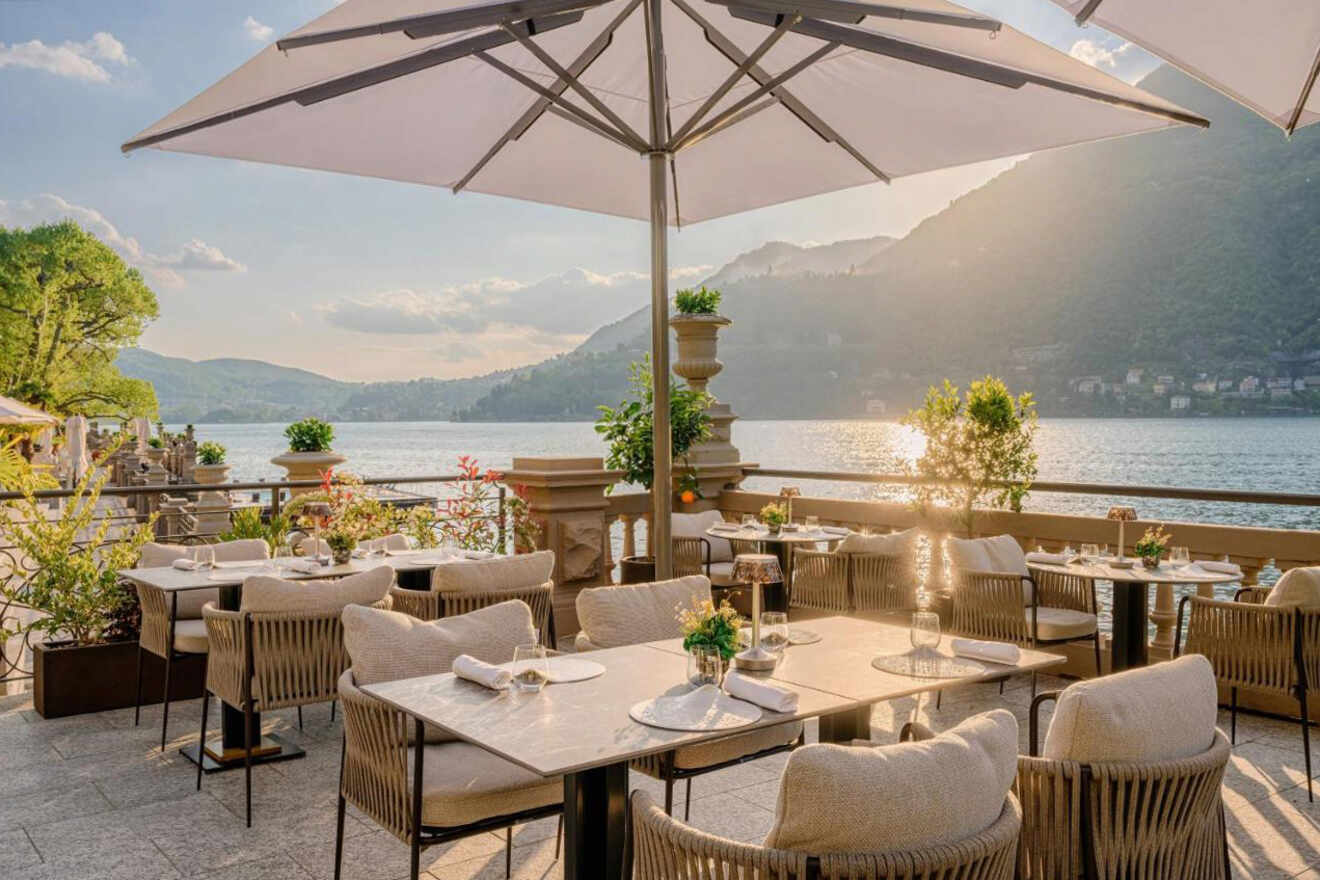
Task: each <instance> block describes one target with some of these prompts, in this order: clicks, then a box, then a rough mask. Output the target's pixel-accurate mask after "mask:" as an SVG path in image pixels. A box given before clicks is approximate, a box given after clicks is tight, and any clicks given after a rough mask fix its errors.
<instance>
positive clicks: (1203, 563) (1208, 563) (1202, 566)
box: [1181, 559, 1242, 575]
mask: <svg viewBox="0 0 1320 880" xmlns="http://www.w3.org/2000/svg"><path fill="white" fill-rule="evenodd" d="M1181 570H1182V571H1191V572H1195V571H1197V570H1200V571H1204V572H1209V573H1211V574H1237V575H1240V574H1242V569H1241V568H1239V567H1238V566H1237V565H1234V564H1233V563H1231V562H1219V561H1217V560H1214V559H1202V560H1200V561H1199V562H1193V563H1192V564H1191V565H1185V566H1183V567H1182V569H1181Z"/></svg>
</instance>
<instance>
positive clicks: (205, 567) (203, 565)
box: [193, 544, 215, 571]
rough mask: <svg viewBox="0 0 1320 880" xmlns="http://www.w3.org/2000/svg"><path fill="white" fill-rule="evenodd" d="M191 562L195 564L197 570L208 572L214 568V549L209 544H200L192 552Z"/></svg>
mask: <svg viewBox="0 0 1320 880" xmlns="http://www.w3.org/2000/svg"><path fill="white" fill-rule="evenodd" d="M193 560H194V561H195V562H196V563H197V568H198V569H200V570H202V571H210V570H211V569H213V568H215V548H214V547H212V546H211V545H210V544H202V545H201V546H200V547H198V548H197V549H196V550H194V551H193Z"/></svg>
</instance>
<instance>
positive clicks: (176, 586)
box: [118, 550, 471, 593]
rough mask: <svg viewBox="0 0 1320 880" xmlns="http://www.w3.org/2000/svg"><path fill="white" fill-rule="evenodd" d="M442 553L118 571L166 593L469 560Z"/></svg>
mask: <svg viewBox="0 0 1320 880" xmlns="http://www.w3.org/2000/svg"><path fill="white" fill-rule="evenodd" d="M443 553H444V551H442V550H418V551H415V552H406V553H399V554H397V555H389V556H373V557H370V558H366V557H364V558H361V559H358V558H354V559H350V560H349V561H348V562H347V563H346V564H344V565H323V566H321V567H320V568H319V569H317V570H316V571H314V572H306V571H300V570H298V569H296V568H290V567H289V566H287V565H280V564H278V562H277V561H276V560H274V559H266V560H254V561H253V563H252V564H251V565H242V566H237V565H234V564H232V563H230V564H227V565H223V566H220V567H217V568H215V569H212V570H209V571H183V570H182V569H178V568H175V567H173V566H171V565H165V566H159V567H155V568H126V569H123V570H122V571H120V572H118V574H119V576H120V577H122V578H125V579H126V580H130V581H133V582H134V583H140V584H146V585H147V586H149V587H155V588H157V589H159V590H164V591H165V592H167V593H169V592H176V591H184V590H205V589H210V588H212V587H234V586H240V585H241V584H242V583H243V581H244V580H245V579H246V578H249V577H252V576H253V575H269V576H274V577H282V578H285V579H286V580H298V581H304V580H324V579H327V578H341V577H347V576H348V575H350V574H358V573H360V572H364V571H370V570H371V569H373V568H377V567H379V566H382V565H388V566H389V567H390V568H392V569H394V570H395V571H422V570H424V569H431V568H435V567H436V566H438V565H461V564H464V563H467V562H470V561H471V560H468V559H462V558H452V557H451V558H445V557H443Z"/></svg>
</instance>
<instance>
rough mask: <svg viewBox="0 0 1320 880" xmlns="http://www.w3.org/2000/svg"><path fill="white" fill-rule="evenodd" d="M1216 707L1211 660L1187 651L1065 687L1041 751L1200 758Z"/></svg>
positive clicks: (1115, 757) (1100, 758)
mask: <svg viewBox="0 0 1320 880" xmlns="http://www.w3.org/2000/svg"><path fill="white" fill-rule="evenodd" d="M1218 710H1219V698H1218V691H1217V690H1216V687H1215V674H1214V670H1213V669H1212V668H1211V666H1210V661H1208V660H1207V659H1206V658H1205V657H1202V656H1201V655H1199V654H1190V655H1187V656H1184V657H1179V658H1178V659H1177V660H1171V661H1169V662H1167V663H1156V664H1154V665H1152V666H1146V667H1142V668H1139V669H1129V670H1127V671H1126V672H1119V673H1116V674H1114V675H1107V676H1104V677H1102V678H1094V679H1090V680H1087V681H1079V682H1076V683H1075V684H1072V685H1069V686H1068V687H1067V688H1066V689H1065V690H1064V691H1063V693H1062V694H1061V695H1060V697H1059V704H1058V706H1057V707H1056V708H1055V710H1054V717H1053V718H1052V719H1051V721H1050V727H1049V731H1048V732H1047V733H1046V735H1045V745H1044V748H1043V750H1042V752H1041V754H1042V755H1043V756H1044V757H1045V758H1048V759H1053V760H1068V761H1077V762H1079V763H1084V764H1085V763H1095V762H1108V763H1114V762H1133V761H1146V762H1155V761H1170V760H1176V759H1179V758H1187V757H1191V756H1193V755H1199V754H1202V753H1203V752H1205V751H1206V749H1208V748H1210V746H1211V744H1212V743H1213V742H1214V738H1215V723H1216V719H1217V716H1218Z"/></svg>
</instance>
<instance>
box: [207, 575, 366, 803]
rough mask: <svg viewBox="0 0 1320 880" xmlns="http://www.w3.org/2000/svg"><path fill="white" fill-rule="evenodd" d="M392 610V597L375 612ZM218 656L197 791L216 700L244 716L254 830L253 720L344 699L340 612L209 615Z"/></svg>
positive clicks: (210, 669)
mask: <svg viewBox="0 0 1320 880" xmlns="http://www.w3.org/2000/svg"><path fill="white" fill-rule="evenodd" d="M372 607H373V608H389V607H390V599H389V597H388V596H387V597H386V598H384V599H382V600H381V601H379V602H376V603H375V604H373V605H372ZM202 619H203V620H205V621H206V634H207V638H208V639H209V640H210V642H211V652H210V654H209V656H208V658H207V664H206V688H205V689H204V690H203V691H202V727H201V736H200V739H199V741H198V755H199V760H198V762H197V789H198V790H199V791H200V790H201V788H202V763H203V762H202V761H201V760H200V756H201V755H202V754H204V752H205V750H206V715H207V710H208V708H209V707H210V702H211V695H212V694H214V695H215V696H216V697H218V698H219V699H221V700H223V701H224V702H226V703H228V704H229V705H230V706H234V707H236V708H241V709H242V710H243V733H244V742H243V747H244V755H243V774H244V782H245V786H246V809H247V825H248V827H249V828H251V827H252V749H253V747H254V745H255V744H254V743H253V742H252V715H253V714H254V713H256V712H266V711H269V710H273V709H285V708H289V707H291V706H297V707H299V708H301V707H303V706H309V705H312V704H314V703H330V702H333V701H334V700H336V699H337V698H338V696H339V677H340V676H341V675H342V674H343V672H344V670H345V669H347V668H348V666H349V659H348V652H347V651H345V650H344V626H343V623H342V621H341V612H340V611H338V610H336V611H332V612H319V613H314V614H301V613H290V612H250V611H222V610H220V609H218V608H216V607H215V606H214V605H207V606H206V607H205V608H203V609H202Z"/></svg>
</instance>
